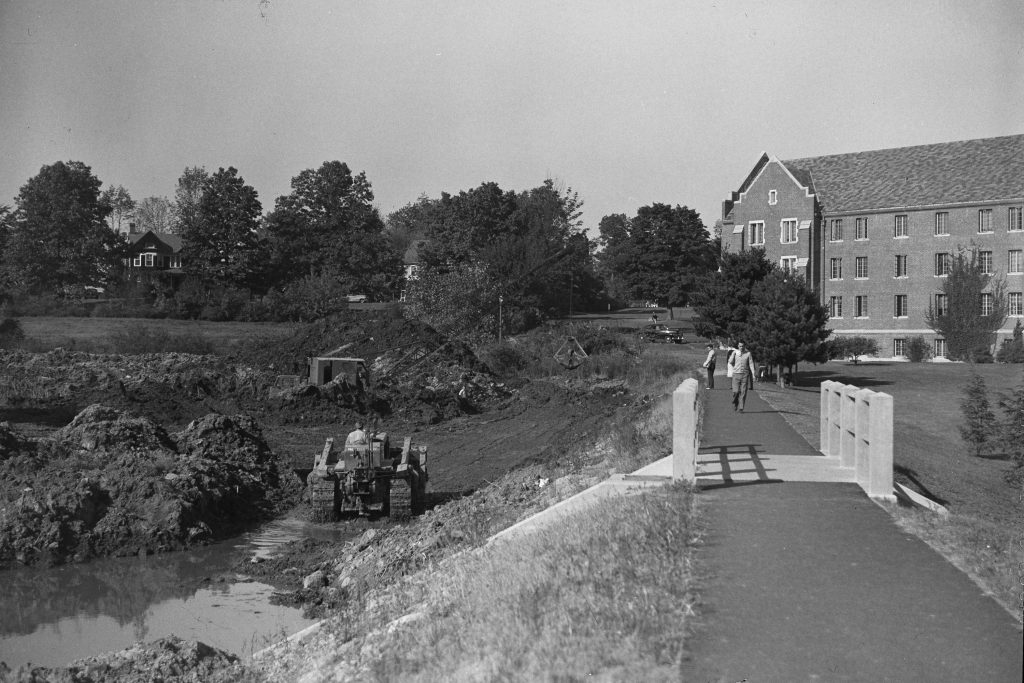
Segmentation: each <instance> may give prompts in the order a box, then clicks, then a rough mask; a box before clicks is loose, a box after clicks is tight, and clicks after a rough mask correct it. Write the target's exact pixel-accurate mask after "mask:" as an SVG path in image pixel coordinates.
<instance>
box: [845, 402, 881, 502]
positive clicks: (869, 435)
mask: <svg viewBox="0 0 1024 683" xmlns="http://www.w3.org/2000/svg"><path fill="white" fill-rule="evenodd" d="M853 396H854V401H855V409H854V423H853V424H852V425H849V426H850V428H852V429H853V431H854V434H855V450H856V455H855V457H854V463H855V465H854V466H855V467H856V468H857V483H858V484H860V487H861V488H862V489H864V490H865V491H867V490H868V479H869V478H870V468H871V464H872V451H873V450H874V445H875V444H874V438H875V432H874V429H873V427H874V425H873V424H872V421H871V408H872V405H873V403H874V400H875V396H876V394H875V392H873V391H871V390H870V389H861V390H860V391H857V392H855V393H854V394H853Z"/></svg>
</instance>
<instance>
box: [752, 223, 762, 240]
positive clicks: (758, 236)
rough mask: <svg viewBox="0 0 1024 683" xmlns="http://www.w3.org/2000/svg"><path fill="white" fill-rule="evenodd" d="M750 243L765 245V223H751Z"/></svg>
mask: <svg viewBox="0 0 1024 683" xmlns="http://www.w3.org/2000/svg"><path fill="white" fill-rule="evenodd" d="M750 243H751V244H764V221H750Z"/></svg>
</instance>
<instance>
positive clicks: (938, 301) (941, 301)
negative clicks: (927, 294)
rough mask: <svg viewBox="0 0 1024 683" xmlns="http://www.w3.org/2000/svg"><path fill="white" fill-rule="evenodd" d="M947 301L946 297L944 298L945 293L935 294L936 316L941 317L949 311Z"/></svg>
mask: <svg viewBox="0 0 1024 683" xmlns="http://www.w3.org/2000/svg"><path fill="white" fill-rule="evenodd" d="M947 301H948V299H947V298H946V295H945V294H936V295H935V315H936V316H937V317H939V318H941V317H942V316H944V315H946V314H947V313H949V306H947V304H946V302H947Z"/></svg>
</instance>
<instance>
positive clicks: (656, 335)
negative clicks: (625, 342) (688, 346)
mask: <svg viewBox="0 0 1024 683" xmlns="http://www.w3.org/2000/svg"><path fill="white" fill-rule="evenodd" d="M640 336H641V337H642V338H643V340H644V341H647V342H651V343H652V344H683V343H685V342H686V338H685V337H684V336H683V333H682V332H680V331H679V330H677V329H674V328H671V327H669V326H668V325H662V324H660V323H659V324H657V325H646V326H644V328H643V329H642V330H640Z"/></svg>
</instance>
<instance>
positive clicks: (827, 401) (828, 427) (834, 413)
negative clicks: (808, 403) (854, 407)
mask: <svg viewBox="0 0 1024 683" xmlns="http://www.w3.org/2000/svg"><path fill="white" fill-rule="evenodd" d="M841 386H842V385H841V384H839V382H833V381H832V380H830V379H827V380H825V381H824V382H822V383H821V399H820V401H819V406H818V410H819V412H820V414H819V416H818V442H819V443H818V450H820V451H821V452H822V453H824V454H825V455H839V439H838V438H836V434H837V432H836V430H837V428H838V427H839V411H838V405H839V404H838V403H835V399H834V397H835V396H836V388H837V387H841Z"/></svg>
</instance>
